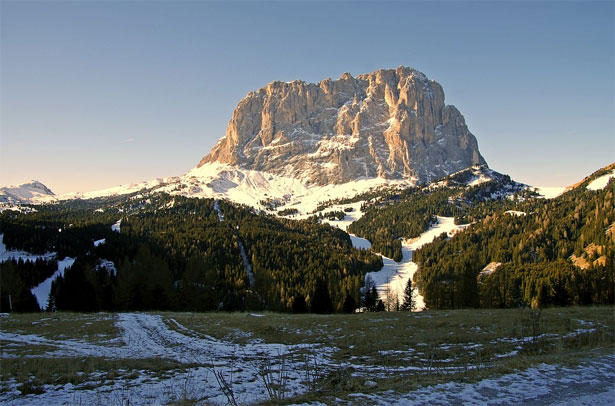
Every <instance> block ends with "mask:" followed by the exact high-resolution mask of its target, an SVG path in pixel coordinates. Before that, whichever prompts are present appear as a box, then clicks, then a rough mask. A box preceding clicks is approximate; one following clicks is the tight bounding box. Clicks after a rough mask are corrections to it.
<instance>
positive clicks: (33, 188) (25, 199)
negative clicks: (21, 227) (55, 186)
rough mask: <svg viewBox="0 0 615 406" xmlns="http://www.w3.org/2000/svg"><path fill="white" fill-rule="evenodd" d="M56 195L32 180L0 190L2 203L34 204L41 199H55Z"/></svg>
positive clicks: (0, 201)
mask: <svg viewBox="0 0 615 406" xmlns="http://www.w3.org/2000/svg"><path fill="white" fill-rule="evenodd" d="M53 196H55V194H54V193H53V192H52V191H51V190H50V189H49V188H48V187H47V186H45V185H43V184H42V183H41V182H39V181H36V180H32V181H30V182H29V183H23V184H21V185H17V186H5V187H2V188H0V203H10V204H16V203H17V204H19V203H32V202H34V201H36V200H40V199H41V198H43V199H44V198H49V197H53Z"/></svg>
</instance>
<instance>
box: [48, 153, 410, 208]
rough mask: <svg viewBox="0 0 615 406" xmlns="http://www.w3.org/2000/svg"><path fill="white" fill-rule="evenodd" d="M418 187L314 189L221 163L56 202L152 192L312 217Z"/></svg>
mask: <svg viewBox="0 0 615 406" xmlns="http://www.w3.org/2000/svg"><path fill="white" fill-rule="evenodd" d="M415 184H416V182H415V181H413V180H387V179H383V178H360V179H357V180H355V181H352V182H348V183H344V184H333V185H324V186H319V185H310V184H309V182H308V180H307V179H297V178H294V177H290V176H281V175H276V174H272V173H268V172H260V171H251V170H247V169H240V168H237V167H234V166H231V165H227V164H222V163H219V162H210V163H207V164H205V165H203V166H201V167H200V168H194V169H192V170H190V171H188V172H187V173H186V174H184V175H182V176H175V177H168V178H164V179H161V178H159V179H153V180H150V181H147V182H142V183H136V184H130V185H121V186H117V187H113V188H110V189H105V190H99V191H94V192H87V193H70V194H66V195H62V196H57V197H56V199H57V200H66V199H74V198H83V199H89V198H95V197H101V196H114V195H124V194H129V193H135V192H138V191H140V190H143V189H151V190H153V191H157V192H166V193H169V194H172V195H181V196H188V197H202V198H212V199H228V200H231V201H233V202H237V203H241V204H246V205H249V206H252V207H260V206H261V205H260V201H262V200H264V199H265V200H266V199H283V200H284V201H285V205H284V207H285V208H296V209H297V210H299V212H301V213H310V212H312V211H313V210H315V209H316V207H317V206H318V204H319V203H320V202H323V201H326V200H331V199H339V198H346V197H350V196H355V195H357V194H359V193H362V192H366V191H368V190H370V189H372V188H378V187H382V186H392V185H404V186H414V185H415Z"/></svg>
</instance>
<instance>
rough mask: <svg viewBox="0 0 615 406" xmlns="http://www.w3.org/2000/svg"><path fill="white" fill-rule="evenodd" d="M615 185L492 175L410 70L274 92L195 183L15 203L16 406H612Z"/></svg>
mask: <svg viewBox="0 0 615 406" xmlns="http://www.w3.org/2000/svg"><path fill="white" fill-rule="evenodd" d="M614 178H615V163H611V164H609V165H607V166H605V167H602V168H596V170H595V172H593V173H591V174H587V176H586V177H585V178H584V179H579V181H578V182H577V183H576V184H574V185H571V186H568V187H551V188H544V187H543V188H540V187H534V186H530V185H526V184H523V183H520V182H517V181H515V180H513V179H511V177H510V176H508V175H506V174H502V173H499V172H497V171H495V170H493V169H491V168H490V167H489V166H488V165H487V163H486V161H485V159H484V158H483V156H482V155H481V153H480V152H479V150H478V142H477V140H476V137H475V136H474V135H473V134H472V133H471V132H470V131H469V129H468V127H467V125H466V122H465V118H464V117H463V115H462V114H461V113H460V112H459V110H457V108H455V107H454V106H452V105H447V104H445V102H444V91H443V89H442V87H441V86H440V85H439V84H438V83H437V82H435V81H433V80H429V79H428V78H427V76H426V75H424V74H423V73H421V72H419V71H417V70H415V69H412V68H407V67H403V66H401V67H399V68H396V69H380V70H377V71H375V72H372V73H367V74H362V75H358V76H357V77H353V76H352V75H350V74H349V73H345V74H343V75H342V76H341V77H340V78H339V79H337V80H332V79H324V80H322V81H320V82H318V83H306V82H303V81H299V80H296V81H293V82H280V81H274V82H270V83H269V84H267V85H266V86H265V87H262V88H261V89H259V90H256V91H253V92H250V93H248V95H247V96H246V97H245V98H243V99H242V100H241V101H240V102H239V103H238V104H237V107H236V108H235V111H234V112H233V115H232V118H231V120H230V122H229V124H228V126H227V130H226V134H225V136H224V137H222V138H220V139H219V141H218V142H217V143H216V144H215V146H214V147H213V148H212V150H211V152H210V153H209V154H207V155H205V156H204V157H203V158H202V159H201V161H200V162H199V163H198V165H197V166H196V167H195V168H193V169H191V170H190V171H188V172H186V173H185V174H183V175H181V176H173V177H166V178H157V179H151V180H149V181H145V182H140V183H135V184H129V185H120V186H117V187H112V188H109V189H105V190H99V191H94V192H81V193H68V194H63V195H55V194H54V193H53V192H52V191H51V189H49V188H48V187H46V186H45V185H43V184H42V183H40V182H37V181H31V182H29V183H25V184H22V185H17V186H10V187H3V188H0V272H1V277H2V283H1V284H0V312H1V313H0V325H1V328H0V346H1V353H0V363H1V365H0V366H1V367H0V389H1V390H0V403H2V404H7V405H27V404H46V405H55V404H58V405H60V404H62V405H64V404H97V405H98V404H99V405H118V406H119V405H121V406H124V405H126V406H128V405H129V404H130V405H138V404H143V405H146V404H148V405H149V404H165V405H167V404H168V405H192V404H199V405H201V404H202V405H209V404H230V405H237V404H276V405H277V404H295V405H313V406H320V405H323V404H339V405H352V404H374V405H377V404H415V403H417V402H418V403H434V404H456V403H479V404H513V403H533V404H559V403H562V404H564V403H566V402H568V401H569V400H570V399H573V401H576V400H578V401H579V402H587V403H590V404H591V403H596V402H598V403H603V402H604V401H605V400H606V399H612V398H613V396H614V395H615V392H614V391H613V385H612V383H613V380H614V379H615V367H614V365H615V356H614V355H613V354H614V353H613V350H614V345H615V320H614V319H613V311H614V308H613V306H614V305H615V203H614V202H615V198H614V196H615V180H613V179H614ZM579 380H581V381H583V380H585V381H587V382H588V383H587V384H584V385H581V384H580V383H579V382H580V381H579ZM584 383H585V382H584Z"/></svg>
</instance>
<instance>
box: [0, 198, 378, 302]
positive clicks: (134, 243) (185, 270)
mask: <svg viewBox="0 0 615 406" xmlns="http://www.w3.org/2000/svg"><path fill="white" fill-rule="evenodd" d="M218 208H219V209H220V211H221V213H222V215H223V221H221V218H219V215H218V213H217V212H216V210H215V208H214V201H213V200H211V199H193V198H184V197H179V196H169V195H166V194H153V195H149V196H142V195H138V194H133V195H130V196H124V197H114V198H102V199H95V200H84V201H81V200H75V201H67V202H61V203H58V204H54V205H43V206H36V211H35V212H32V213H17V212H12V211H4V212H2V214H0V233H3V234H4V243H5V244H6V245H7V249H22V250H26V251H29V252H32V253H43V252H45V251H54V252H57V257H58V258H63V257H64V256H70V257H75V258H76V261H75V263H74V265H73V266H72V267H71V268H70V269H68V270H66V272H65V274H64V277H63V278H59V279H58V280H57V282H55V283H54V284H53V287H52V292H51V297H52V303H51V305H52V307H53V308H56V309H59V310H76V311H97V310H145V309H160V310H164V309H177V310H211V309H225V310H237V309H270V310H280V311H288V310H291V309H293V305H295V310H297V311H302V310H306V309H310V307H314V303H315V302H316V301H322V302H323V303H324V305H322V303H321V304H319V305H317V306H316V309H320V310H322V311H338V310H341V308H342V304H343V303H344V301H345V300H346V298H347V297H349V298H352V299H353V300H354V301H355V302H358V300H359V297H360V287H361V286H362V284H363V277H364V274H365V273H366V272H369V271H374V270H378V269H380V267H381V266H382V260H381V259H380V257H378V256H377V255H374V254H372V253H371V252H369V251H359V250H356V249H354V248H353V247H352V244H351V241H350V239H349V237H348V235H347V234H346V233H344V232H342V231H340V230H337V229H334V228H331V227H330V226H326V225H320V224H318V223H316V222H313V221H291V220H285V219H279V218H277V217H273V216H267V215H262V214H256V213H255V212H254V211H253V210H252V209H250V208H247V207H241V206H237V205H233V204H230V203H226V202H223V201H221V202H218ZM118 220H121V223H119V222H118ZM113 224H116V225H118V226H119V228H120V231H121V232H116V231H113V230H112V225H113ZM102 239H104V242H102V243H101V242H100V240H102ZM95 241H98V243H97V245H96V246H95V244H94V242H95ZM242 248H243V249H244V254H245V257H246V258H245V259H246V260H247V262H248V264H249V265H250V266H251V267H252V270H253V274H254V277H255V283H254V286H253V287H251V286H250V280H249V276H248V274H247V272H246V266H245V263H244V259H243V255H242V252H241V251H242ZM24 266H25V265H24V264H23V263H16V262H11V261H8V262H5V263H3V264H2V265H1V267H2V268H1V271H2V278H3V282H5V281H12V282H11V283H9V284H7V283H3V284H2V290H1V295H2V298H1V299H2V301H1V306H2V309H6V308H7V307H8V303H7V302H8V298H7V297H8V294H11V293H12V297H13V299H15V298H17V297H22V296H23V306H24V308H23V309H22V310H32V298H31V297H30V298H29V297H28V294H29V289H30V288H32V287H33V285H34V284H35V282H32V281H33V280H35V281H36V282H37V283H38V282H40V280H41V279H44V278H45V277H47V276H48V275H49V270H48V269H47V270H45V271H41V272H44V275H43V274H41V275H40V276H39V277H38V278H32V277H30V279H29V280H28V281H25V280H23V278H22V276H23V275H25V273H24V272H22V268H24ZM317 285H318V286H319V289H317ZM323 286H324V287H325V288H324V289H323ZM317 290H319V292H321V293H320V295H317V297H316V298H315V297H314V294H315V293H316V291H317ZM16 291H19V293H16ZM22 293H23V294H22ZM13 306H14V308H16V309H17V310H19V307H20V303H19V302H17V303H15V301H14V302H13ZM319 306H321V307H319Z"/></svg>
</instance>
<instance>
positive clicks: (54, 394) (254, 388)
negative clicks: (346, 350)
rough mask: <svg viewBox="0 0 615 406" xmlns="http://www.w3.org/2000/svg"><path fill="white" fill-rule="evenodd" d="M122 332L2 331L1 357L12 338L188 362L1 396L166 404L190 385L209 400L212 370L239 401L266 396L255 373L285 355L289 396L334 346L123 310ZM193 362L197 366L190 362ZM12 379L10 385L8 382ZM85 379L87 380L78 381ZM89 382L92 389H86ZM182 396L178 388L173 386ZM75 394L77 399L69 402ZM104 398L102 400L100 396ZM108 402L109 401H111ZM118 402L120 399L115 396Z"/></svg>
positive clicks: (214, 395)
mask: <svg viewBox="0 0 615 406" xmlns="http://www.w3.org/2000/svg"><path fill="white" fill-rule="evenodd" d="M115 317H116V318H117V319H116V326H117V327H118V329H119V331H120V332H121V338H119V339H117V340H112V341H111V342H107V344H108V345H100V344H92V343H88V342H84V341H80V340H65V339H64V340H50V339H47V338H44V337H41V336H37V335H33V334H27V335H26V334H15V333H6V332H3V331H0V340H1V341H3V342H5V343H8V344H9V345H6V346H4V347H3V351H2V358H5V359H6V358H10V357H11V354H10V348H12V347H13V345H12V344H13V343H17V344H20V345H38V346H47V347H51V348H53V350H51V351H49V352H48V353H47V354H46V355H45V356H47V357H54V356H64V357H89V356H96V357H107V358H120V359H121V358H138V359H144V358H163V359H170V360H174V361H177V362H179V363H181V364H184V365H187V368H186V369H184V370H181V369H180V370H179V371H175V372H173V374H172V377H160V376H153V375H152V374H151V373H149V372H145V371H139V374H138V377H136V378H131V379H124V378H118V379H113V380H112V381H105V382H104V383H103V384H102V385H100V384H95V385H90V388H87V384H88V383H87V382H86V383H85V384H82V385H80V386H81V387H79V386H74V385H72V384H67V385H62V386H52V385H46V387H45V393H43V394H40V395H28V396H26V397H19V398H16V396H17V395H18V393H17V391H16V385H15V384H13V385H12V388H10V390H7V391H3V393H0V403H1V404H6V405H23V404H45V405H61V404H76V403H78V404H88V403H93V404H117V397H116V396H117V395H118V392H119V394H120V395H122V396H124V393H123V392H124V391H126V394H125V395H126V396H127V397H126V399H129V400H130V404H135V405H136V404H153V403H155V404H160V403H163V404H166V403H168V401H163V399H167V398H164V397H165V396H166V397H168V396H171V395H173V394H172V393H168V391H169V390H171V389H174V390H177V391H179V390H181V389H183V388H184V386H185V385H189V386H190V388H191V390H194V391H195V395H199V396H209V398H208V401H209V402H212V403H214V404H225V403H226V398H225V397H224V395H223V394H222V391H221V389H220V386H219V384H218V381H217V379H216V373H218V374H222V375H223V376H224V378H225V379H226V380H227V382H228V383H229V384H230V385H231V386H232V388H233V391H234V393H235V397H236V400H237V401H238V403H239V404H245V403H253V402H257V401H259V400H261V401H262V400H265V399H267V398H268V395H267V391H266V388H265V386H264V384H263V383H262V381H261V380H260V378H258V376H259V373H261V372H263V371H264V370H266V368H269V369H270V371H271V372H272V373H273V372H276V371H278V369H279V368H280V366H281V365H282V362H284V368H285V371H286V373H287V376H288V381H287V385H288V394H289V395H295V394H299V393H302V392H305V391H306V390H307V387H306V386H305V383H304V379H305V376H303V375H304V374H305V372H304V371H305V370H306V362H317V363H319V364H328V363H329V362H330V361H329V359H330V355H331V354H332V352H333V351H335V349H334V348H328V347H323V346H322V345H319V344H313V345H312V344H300V345H284V344H266V343H262V342H256V341H255V342H251V343H248V344H244V345H240V344H235V343H232V342H224V341H220V340H217V339H215V338H213V337H210V336H207V335H205V334H201V333H198V332H196V331H193V330H189V329H187V328H186V327H184V326H182V325H181V324H179V323H178V322H176V321H175V320H173V319H170V320H169V321H168V322H165V321H164V320H163V319H162V317H161V316H159V315H150V314H142V313H123V314H118V315H117V316H115ZM305 351H307V352H308V353H309V354H310V357H308V358H306V357H305V356H304V353H305ZM194 364H197V365H199V366H197V367H194V366H193V365H194ZM9 386H11V385H9ZM84 386H85V387H84ZM91 386H94V387H95V389H91ZM176 394H177V395H181V393H180V392H177V393H176ZM75 399H77V400H78V402H75ZM101 401H102V403H101ZM109 402H110V403H109ZM121 403H122V404H123V402H121Z"/></svg>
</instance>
